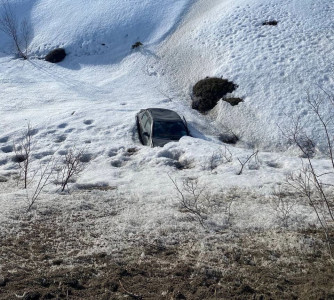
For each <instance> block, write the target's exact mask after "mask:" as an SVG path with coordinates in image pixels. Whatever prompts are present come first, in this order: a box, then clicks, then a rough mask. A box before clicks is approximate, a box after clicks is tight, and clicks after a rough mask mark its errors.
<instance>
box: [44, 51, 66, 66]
mask: <svg viewBox="0 0 334 300" xmlns="http://www.w3.org/2000/svg"><path fill="white" fill-rule="evenodd" d="M65 56H66V52H65V49H63V48H57V49H54V50H52V51H50V52H49V53H48V54H47V55H46V56H45V60H46V61H48V62H51V63H59V62H61V61H62V60H64V58H65Z"/></svg>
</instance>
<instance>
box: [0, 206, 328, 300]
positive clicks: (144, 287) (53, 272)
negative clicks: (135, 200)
mask: <svg viewBox="0 0 334 300" xmlns="http://www.w3.org/2000/svg"><path fill="white" fill-rule="evenodd" d="M56 214H57V212H55V215H56ZM55 215H47V216H45V215H44V216H40V217H38V218H31V219H30V218H22V220H21V222H20V228H19V230H16V231H15V232H14V231H13V234H10V233H7V234H0V245H1V248H0V249H1V250H0V252H1V253H0V266H1V269H0V299H25V300H29V299H334V288H333V282H334V269H333V262H332V261H331V259H330V258H329V257H328V255H327V254H326V251H325V247H324V246H323V244H322V242H321V233H319V232H318V231H317V230H307V231H302V232H289V231H281V232H279V231H275V232H255V233H248V234H232V235H230V237H229V236H228V235H227V236H225V237H224V238H222V233H220V234H217V235H211V237H210V238H208V239H206V240H189V241H187V242H182V243H181V242H180V243H179V244H176V245H164V244H162V243H159V242H154V243H152V244H147V243H144V242H143V243H140V242H134V241H131V240H130V239H129V241H128V244H129V247H128V248H124V249H122V250H119V251H115V252H112V253H105V252H100V253H93V254H92V251H91V249H93V244H94V239H98V238H99V237H97V236H95V237H94V236H92V237H91V238H90V239H87V237H86V236H84V235H86V234H87V233H84V231H82V230H80V226H77V224H75V223H76V222H80V220H78V221H76V219H73V220H72V221H71V225H70V226H72V227H73V228H75V227H76V226H77V230H72V231H71V234H70V235H69V234H68V230H67V228H66V227H67V226H69V224H61V223H57V222H53V219H54V218H55ZM88 240H89V241H90V242H87V241H88ZM298 245H299V246H298ZM85 253H87V254H85Z"/></svg>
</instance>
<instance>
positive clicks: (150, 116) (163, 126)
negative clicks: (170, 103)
mask: <svg viewBox="0 0 334 300" xmlns="http://www.w3.org/2000/svg"><path fill="white" fill-rule="evenodd" d="M136 123H137V129H138V135H139V139H140V141H141V143H142V144H143V145H147V146H151V147H162V146H164V145H165V144H167V143H169V142H175V141H178V140H179V139H180V138H181V137H183V136H187V135H189V130H188V126H187V122H186V120H185V119H184V118H183V119H182V118H181V117H180V116H179V115H178V114H177V113H176V112H175V111H172V110H169V109H164V108H147V109H142V110H141V111H140V112H139V113H137V114H136Z"/></svg>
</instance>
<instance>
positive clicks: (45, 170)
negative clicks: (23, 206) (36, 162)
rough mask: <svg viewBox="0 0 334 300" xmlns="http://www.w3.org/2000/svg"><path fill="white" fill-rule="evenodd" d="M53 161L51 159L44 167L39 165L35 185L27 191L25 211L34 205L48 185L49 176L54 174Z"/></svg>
mask: <svg viewBox="0 0 334 300" xmlns="http://www.w3.org/2000/svg"><path fill="white" fill-rule="evenodd" d="M55 165H56V163H55V160H54V158H53V157H52V158H51V159H50V160H48V162H47V163H46V165H44V166H43V165H42V164H40V166H39V168H38V170H37V172H36V174H38V175H37V178H38V179H37V183H36V185H35V186H34V187H33V189H32V190H31V193H29V189H27V190H26V191H27V203H28V207H27V211H30V210H31V208H32V207H33V205H34V204H35V203H36V201H37V199H38V197H39V196H40V194H41V192H42V191H43V190H44V189H45V187H46V186H47V185H48V184H49V183H50V179H51V176H52V175H53V174H54V173H55Z"/></svg>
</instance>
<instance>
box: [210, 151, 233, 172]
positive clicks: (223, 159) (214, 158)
mask: <svg viewBox="0 0 334 300" xmlns="http://www.w3.org/2000/svg"><path fill="white" fill-rule="evenodd" d="M232 161H233V155H232V153H231V151H230V150H229V149H228V147H227V146H226V145H224V146H223V147H222V148H220V149H219V150H217V151H214V152H212V154H211V156H210V157H209V158H208V160H207V162H206V166H207V167H208V168H209V169H210V170H211V171H213V170H214V169H216V168H217V167H218V166H219V165H221V164H226V163H230V162H232ZM206 166H205V168H206Z"/></svg>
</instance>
